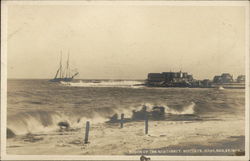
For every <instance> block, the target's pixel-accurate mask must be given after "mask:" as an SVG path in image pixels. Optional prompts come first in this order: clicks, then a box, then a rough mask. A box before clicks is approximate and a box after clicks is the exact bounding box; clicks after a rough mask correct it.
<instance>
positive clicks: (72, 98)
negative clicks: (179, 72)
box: [7, 79, 245, 135]
mask: <svg viewBox="0 0 250 161" xmlns="http://www.w3.org/2000/svg"><path fill="white" fill-rule="evenodd" d="M142 83H143V81H136V80H133V81H131V80H130V81H128V80H101V81H98V82H97V81H91V80H78V81H76V82H74V83H53V82H49V81H48V80H14V79H13V80H8V85H7V88H8V89H7V90H8V93H7V128H8V129H9V130H11V131H12V132H13V133H15V134H16V135H23V134H27V133H41V132H43V133H46V132H49V131H53V130H56V129H58V128H59V127H58V123H59V122H62V121H64V122H65V121H67V122H68V123H69V124H70V126H71V127H73V128H78V127H82V125H83V124H84V123H85V121H86V120H90V121H91V123H102V122H105V121H107V120H108V119H109V117H111V116H112V115H114V114H115V113H117V114H121V113H124V114H125V118H130V117H131V116H132V111H133V110H140V109H141V108H142V106H143V105H146V106H147V107H148V108H149V109H150V108H152V107H154V106H163V107H164V108H165V112H166V113H167V114H169V115H172V116H176V117H175V118H184V120H185V119H187V120H188V119H189V117H194V116H195V117H196V118H199V121H201V120H205V121H209V119H234V118H235V117H236V116H239V117H244V115H245V114H244V111H245V90H244V89H223V90H219V89H212V88H210V89H206V88H152V87H151V88H149V87H144V86H138V84H142Z"/></svg>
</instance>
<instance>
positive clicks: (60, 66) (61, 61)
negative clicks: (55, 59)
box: [59, 51, 62, 78]
mask: <svg viewBox="0 0 250 161" xmlns="http://www.w3.org/2000/svg"><path fill="white" fill-rule="evenodd" d="M59 69H60V78H62V51H61V58H60V68H59Z"/></svg>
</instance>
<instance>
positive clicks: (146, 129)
mask: <svg viewBox="0 0 250 161" xmlns="http://www.w3.org/2000/svg"><path fill="white" fill-rule="evenodd" d="M145 134H148V115H147V114H146V116H145Z"/></svg>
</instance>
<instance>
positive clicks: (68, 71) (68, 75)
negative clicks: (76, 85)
mask: <svg viewBox="0 0 250 161" xmlns="http://www.w3.org/2000/svg"><path fill="white" fill-rule="evenodd" d="M68 77H70V69H69V52H68V60H67V70H66V78H68Z"/></svg>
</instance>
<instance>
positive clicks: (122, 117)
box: [84, 114, 148, 144]
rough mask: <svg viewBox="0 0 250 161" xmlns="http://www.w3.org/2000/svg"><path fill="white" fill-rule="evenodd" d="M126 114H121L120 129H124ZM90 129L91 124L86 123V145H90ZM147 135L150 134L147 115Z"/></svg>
mask: <svg viewBox="0 0 250 161" xmlns="http://www.w3.org/2000/svg"><path fill="white" fill-rule="evenodd" d="M124 122H125V120H124V114H121V121H120V128H123V124H124ZM89 129H90V122H89V121H87V122H86V127H85V138H84V144H88V143H89V141H88V139H89ZM145 134H148V117H147V115H146V116H145Z"/></svg>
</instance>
